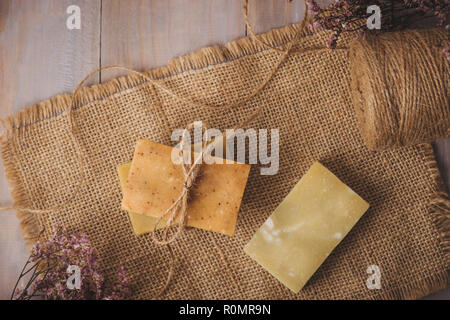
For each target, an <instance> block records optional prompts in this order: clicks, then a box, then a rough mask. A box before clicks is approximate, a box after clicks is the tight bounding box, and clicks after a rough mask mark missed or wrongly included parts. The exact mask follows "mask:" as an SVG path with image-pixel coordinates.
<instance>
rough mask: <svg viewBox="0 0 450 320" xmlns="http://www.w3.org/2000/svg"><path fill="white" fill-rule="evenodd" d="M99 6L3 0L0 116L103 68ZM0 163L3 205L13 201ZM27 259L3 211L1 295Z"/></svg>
mask: <svg viewBox="0 0 450 320" xmlns="http://www.w3.org/2000/svg"><path fill="white" fill-rule="evenodd" d="M100 4H101V3H100V0H63V1H62V0H53V1H50V0H39V1H23V0H0V117H2V118H3V117H5V116H6V115H8V114H10V113H12V112H17V111H20V110H21V109H23V108H25V107H27V106H29V105H31V104H33V103H36V102H39V101H41V100H44V99H47V98H49V97H51V96H53V95H55V94H58V93H62V92H70V91H72V90H73V89H74V88H75V86H76V85H77V84H78V82H79V81H80V80H81V79H82V78H83V77H84V76H85V75H86V74H87V73H89V72H90V71H91V70H93V69H95V68H97V67H98V66H99V63H100ZM69 5H78V6H79V7H80V9H81V29H80V30H76V29H75V30H69V29H68V28H67V26H66V19H67V18H68V17H69V15H68V14H67V13H66V9H67V7H68V6H69ZM96 81H97V79H93V80H92V81H91V82H96ZM0 162H1V160H0ZM0 167H1V169H0V205H1V204H11V201H12V200H11V197H10V194H9V188H8V186H7V182H6V178H5V173H4V169H3V165H0ZM27 258H28V249H26V247H25V245H24V242H23V238H22V233H21V230H20V227H19V221H18V219H17V218H16V216H15V213H14V212H13V211H10V212H0V299H9V295H10V293H11V290H12V288H13V285H14V283H15V281H16V279H17V276H18V275H19V273H20V269H21V268H22V266H23V264H24V263H25V261H26V259H27Z"/></svg>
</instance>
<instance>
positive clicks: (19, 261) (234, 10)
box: [0, 0, 450, 299]
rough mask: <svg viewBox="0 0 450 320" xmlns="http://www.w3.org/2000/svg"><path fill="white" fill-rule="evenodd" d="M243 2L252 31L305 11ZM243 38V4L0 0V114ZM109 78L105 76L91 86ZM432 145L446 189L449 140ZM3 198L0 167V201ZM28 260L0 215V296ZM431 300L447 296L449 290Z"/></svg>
mask: <svg viewBox="0 0 450 320" xmlns="http://www.w3.org/2000/svg"><path fill="white" fill-rule="evenodd" d="M332 1H333V0H321V2H322V3H331V2H332ZM71 4H75V5H78V6H80V8H81V20H82V22H81V30H68V29H67V28H66V24H65V21H66V18H67V16H68V15H67V14H66V8H67V6H69V5H71ZM249 5H250V7H249V15H250V20H251V21H252V25H253V27H254V29H255V31H256V32H258V33H259V32H264V31H268V30H270V29H271V28H275V27H281V26H283V25H285V24H288V23H293V22H298V21H300V20H301V19H302V17H303V13H304V5H303V0H292V1H288V0H250V1H249ZM245 35H247V32H246V27H245V23H244V22H243V19H242V0H171V1H167V0H130V1H120V0H53V1H51V0H34V1H23V0H0V117H4V116H6V115H7V114H9V113H11V112H17V111H19V110H21V109H23V108H24V107H26V106H28V105H30V104H33V103H36V102H38V101H40V100H43V99H46V98H49V97H51V96H53V95H55V94H58V93H61V92H68V91H72V90H73V89H74V87H75V86H76V84H78V82H79V81H80V80H81V79H82V78H83V77H84V76H85V75H86V74H87V73H89V72H90V71H92V70H93V69H95V68H97V67H99V66H100V65H102V66H106V65H111V64H120V65H125V66H129V67H132V68H136V69H140V70H144V69H148V68H153V67H157V66H161V65H165V64H166V63H167V60H169V59H172V58H174V57H177V56H179V55H183V54H186V53H189V52H192V51H194V50H197V49H199V48H201V47H204V46H208V45H214V44H223V43H225V42H228V41H232V40H234V39H237V38H240V37H243V36H245ZM116 75H117V73H112V72H108V73H107V74H106V73H104V74H101V75H99V76H98V77H93V79H91V80H90V83H95V82H97V81H99V80H101V81H105V80H107V79H110V78H112V77H114V76H116ZM434 145H435V151H436V157H437V161H438V164H439V167H440V170H441V174H442V176H443V179H444V181H445V182H446V184H447V187H448V186H449V185H450V139H447V140H444V141H439V142H436V143H435V144H434ZM10 201H11V198H10V196H9V190H8V187H7V184H6V179H5V177H4V170H3V167H2V166H0V204H4V203H10ZM27 256H28V253H27V249H26V248H25V246H24V243H23V239H22V235H21V231H20V227H19V223H18V220H17V218H16V217H15V214H14V212H6V213H4V212H0V299H8V298H9V295H10V292H11V289H12V286H13V284H14V282H15V280H16V276H17V275H18V274H19V272H20V269H21V268H22V266H23V263H24V262H25V260H26V258H27ZM430 298H432V299H450V290H445V291H442V292H440V293H438V294H435V295H432V296H430Z"/></svg>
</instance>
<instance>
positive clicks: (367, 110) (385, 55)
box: [349, 29, 450, 150]
mask: <svg viewBox="0 0 450 320" xmlns="http://www.w3.org/2000/svg"><path fill="white" fill-rule="evenodd" d="M443 45H448V33H447V31H446V30H444V29H428V30H414V31H411V30H409V31H403V32H393V33H386V34H380V35H367V36H365V37H363V38H360V39H357V40H355V41H353V42H352V43H351V45H350V50H349V59H350V74H351V89H352V99H353V104H354V107H355V110H356V115H357V118H358V122H359V129H360V132H361V135H362V138H363V139H364V141H365V144H366V145H367V147H368V148H369V149H371V150H382V149H387V148H390V147H398V146H406V145H414V144H419V143H425V142H431V141H434V140H437V139H440V138H446V137H448V136H449V134H450V130H449V128H450V105H449V78H450V76H449V65H450V62H449V61H448V60H447V59H446V57H445V55H444V54H443V53H442V50H441V49H440V47H441V46H443Z"/></svg>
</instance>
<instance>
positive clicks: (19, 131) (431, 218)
mask: <svg viewBox="0 0 450 320" xmlns="http://www.w3.org/2000/svg"><path fill="white" fill-rule="evenodd" d="M293 32H294V30H293V28H292V27H285V28H283V29H279V30H273V31H271V32H269V33H267V34H265V35H262V37H264V38H265V40H266V41H268V42H269V43H271V44H272V45H280V44H282V43H286V42H287V41H288V40H289V37H290V36H292V34H293ZM328 36H329V35H328V34H325V33H316V34H309V35H304V36H303V38H302V40H300V41H299V44H298V46H299V47H312V46H322V45H323V43H325V41H326V39H327V38H328ZM351 40H352V36H347V38H343V40H342V41H344V42H343V45H346V44H348V42H349V41H351ZM279 54H280V53H277V52H273V51H271V50H266V49H264V48H263V47H261V46H260V45H257V44H255V43H253V42H252V41H250V40H248V39H242V40H238V41H236V42H233V43H230V44H227V45H226V46H224V47H212V48H205V49H202V50H200V51H199V52H196V53H194V54H191V55H189V56H186V57H182V58H178V59H176V60H174V61H171V62H170V63H169V65H168V66H167V67H162V68H159V69H156V70H152V71H149V74H151V75H152V76H153V77H155V78H158V79H163V80H164V82H165V84H166V85H167V86H169V87H170V88H172V89H173V90H174V91H175V92H176V93H177V94H179V95H185V96H189V97H193V98H194V99H198V100H199V101H202V100H203V99H206V101H208V102H210V103H214V104H220V103H224V102H232V101H235V100H237V99H239V98H241V97H243V96H245V95H246V94H247V93H248V92H249V91H250V90H251V89H252V88H254V87H255V86H256V85H257V84H258V83H260V82H261V81H262V79H263V78H264V76H265V75H266V74H267V73H268V72H269V71H270V69H271V66H272V65H273V64H274V63H275V62H276V60H277V59H278V58H279ZM349 82H350V81H349V71H348V61H347V57H346V52H345V51H335V52H331V51H319V52H309V53H305V54H297V55H291V56H289V57H288V59H287V61H285V63H283V65H282V66H281V68H280V70H279V71H278V72H277V74H276V75H275V77H274V78H273V79H272V80H271V82H270V83H269V84H268V86H267V87H266V88H265V89H264V90H263V92H261V93H260V94H258V95H257V96H256V97H255V98H253V99H252V100H251V101H250V102H249V103H247V104H246V105H245V106H243V107H239V108H236V109H231V110H227V111H211V110H207V109H200V108H196V107H192V106H189V105H185V104H182V103H180V102H179V100H177V99H176V98H173V97H170V96H168V95H167V94H165V93H162V92H161V91H160V90H157V89H155V88H154V87H152V86H149V85H148V83H145V81H144V80H143V79H142V78H139V77H138V76H127V77H122V78H118V79H115V80H113V81H111V82H108V83H105V84H102V85H98V86H93V87H91V88H85V89H83V91H82V95H81V98H78V99H77V104H76V108H75V109H76V110H75V111H74V118H75V122H76V124H77V125H78V126H79V140H80V141H81V147H82V148H83V149H84V152H85V155H86V168H87V178H86V182H85V184H84V186H83V188H82V191H81V193H80V194H78V195H77V196H76V198H75V199H74V201H72V202H71V203H70V204H69V205H68V206H67V208H65V209H64V210H63V211H62V212H59V213H50V214H40V215H31V214H25V213H23V212H22V213H20V212H19V216H20V219H21V222H22V227H23V231H24V236H25V237H26V238H30V237H33V236H36V234H37V233H38V232H39V230H40V229H42V228H43V227H45V234H44V236H45V237H48V235H49V233H50V232H51V230H52V228H53V225H54V224H55V223H56V222H57V221H59V222H60V223H62V225H63V226H64V227H66V228H67V229H68V230H69V231H83V232H86V233H88V234H89V235H90V237H91V240H92V242H93V244H94V245H95V247H96V248H97V249H98V251H99V254H100V256H101V259H102V264H101V265H102V270H103V271H104V272H106V273H107V274H108V275H110V276H113V275H114V274H115V272H116V269H117V267H118V266H119V265H121V264H124V265H125V266H126V267H127V268H128V271H129V274H130V275H131V276H132V284H133V287H134V290H135V295H134V298H150V297H152V296H153V295H154V294H155V293H156V292H158V290H159V289H160V288H161V286H162V285H163V282H164V280H165V277H166V272H167V264H168V261H169V254H168V252H167V250H166V249H165V248H164V247H158V246H156V245H154V244H153V243H152V242H151V240H150V236H149V235H144V236H139V237H137V236H135V235H134V234H133V231H132V229H131V226H130V223H129V220H128V215H127V213H126V212H124V211H121V210H120V202H121V191H120V187H119V182H118V177H117V174H116V166H117V165H118V164H121V163H125V162H128V161H130V160H131V158H132V155H133V150H134V147H135V144H136V142H137V140H138V139H140V138H145V139H150V140H153V141H156V142H160V143H165V144H171V142H170V132H171V130H173V129H175V128H182V127H184V126H185V125H186V124H187V123H190V122H192V121H194V120H204V121H207V122H208V123H209V124H210V126H212V127H215V128H218V129H226V128H231V127H233V125H235V124H237V123H238V122H240V121H242V120H244V119H245V118H246V117H247V116H248V115H249V114H251V112H252V111H253V110H255V108H257V106H260V105H263V106H264V110H263V113H262V115H261V116H260V117H259V118H258V119H257V120H256V121H254V123H253V125H252V127H254V128H268V129H273V128H279V129H280V170H279V173H278V174H277V175H274V176H261V175H260V174H259V168H258V166H257V165H254V166H253V167H252V170H251V174H250V177H249V180H248V184H247V188H246V191H245V195H244V199H243V203H242V207H241V211H240V213H239V218H238V224H237V230H236V235H235V236H234V237H228V236H224V235H219V234H213V237H212V238H211V237H209V236H208V235H207V232H206V231H203V230H198V229H190V230H187V231H186V232H185V233H184V235H183V236H182V237H181V238H180V239H178V241H177V242H176V243H175V244H174V245H173V247H174V251H175V254H176V255H177V256H178V257H179V259H178V261H177V265H176V269H175V275H174V278H173V281H172V282H171V283H170V285H169V287H168V289H167V291H166V293H165V294H164V295H163V296H162V298H167V299H195V298H198V299H239V298H247V299H323V298H326V299H357V298H358V299H361V298H362V299H366V298H368V299H372V298H418V297H421V296H424V295H426V294H429V293H431V292H433V291H436V290H438V289H442V288H445V287H447V285H448V282H449V280H448V279H449V277H448V273H447V271H448V265H449V264H448V262H449V255H448V251H449V242H450V241H449V232H448V209H449V208H448V207H446V205H448V202H446V200H445V198H444V197H445V194H444V193H443V186H442V182H441V180H440V177H439V172H438V170H437V167H436V163H435V160H434V156H433V151H432V148H431V146H430V145H422V146H419V147H405V148H399V149H395V150H389V151H383V152H376V153H372V152H370V151H369V150H368V149H367V148H366V147H364V145H363V142H362V140H361V137H360V134H359V132H358V128H357V125H356V120H355V115H354V111H353V107H352V104H351V98H350V87H349ZM68 103H70V96H69V95H59V96H56V97H53V98H51V99H49V100H47V101H44V102H41V103H38V104H36V105H34V106H32V107H30V108H28V109H26V110H24V111H22V112H20V113H18V114H16V115H14V116H12V117H10V118H9V125H10V128H9V129H8V131H7V135H6V138H5V141H4V142H3V144H2V148H1V151H2V157H3V160H4V164H5V167H6V173H7V177H8V180H9V183H10V186H11V190H12V195H13V198H14V201H15V205H18V206H24V207H31V208H48V207H52V206H55V205H57V204H58V203H61V202H63V201H64V199H65V198H66V197H67V196H68V195H70V194H71V192H73V191H74V188H75V187H76V185H77V181H78V179H79V171H80V170H79V168H78V166H77V159H76V157H75V155H74V154H73V150H72V146H71V140H70V138H69V132H68V126H67V121H68V119H67V117H66V113H65V112H64V110H65V108H66V107H67V104H68ZM166 120H167V122H166ZM315 160H320V161H321V162H322V163H323V164H324V165H325V166H327V167H328V168H329V169H330V170H331V171H333V172H334V173H335V174H336V175H337V176H338V177H339V178H341V179H342V180H343V181H344V182H345V183H346V184H348V185H349V186H351V187H352V188H353V189H354V190H355V191H356V192H357V193H359V194H360V195H361V196H362V197H363V198H364V199H366V200H367V201H368V202H370V204H371V208H370V209H369V211H368V212H366V214H365V215H364V216H363V217H362V219H361V220H360V221H359V222H358V223H357V225H356V226H355V227H354V228H353V230H352V231H351V232H350V233H349V234H348V235H347V237H346V238H345V239H344V240H343V241H342V243H341V244H340V245H339V246H338V247H337V248H336V249H335V250H334V251H333V253H332V254H331V255H330V256H329V257H328V258H327V260H326V261H325V263H324V264H323V265H322V266H321V267H320V269H319V270H318V271H317V272H316V273H315V274H314V276H313V277H312V278H311V280H310V281H309V283H308V284H307V285H306V287H305V288H304V289H303V290H302V291H301V292H300V293H299V294H293V293H292V292H290V291H289V290H288V289H287V288H285V287H284V286H283V285H282V284H280V283H279V282H278V281H277V280H276V279H275V278H273V277H272V276H271V275H269V273H267V272H266V271H265V270H264V269H263V268H262V267H261V266H259V265H258V264H257V263H255V262H254V261H252V260H251V259H250V258H249V257H248V256H246V255H245V254H244V252H243V247H244V245H245V244H246V243H247V242H248V241H249V240H250V238H251V236H252V235H253V234H254V232H255V231H256V230H257V229H258V228H259V226H260V225H261V224H262V223H263V222H264V221H265V219H266V218H267V217H268V216H269V215H270V214H271V212H272V211H273V210H274V208H275V207H276V206H277V205H278V204H279V203H280V201H281V200H282V199H283V198H284V197H285V196H286V195H287V193H288V192H289V190H290V189H291V188H292V187H293V186H294V185H295V184H296V182H297V181H298V180H299V179H300V177H301V176H302V175H303V174H304V173H305V172H306V170H307V169H308V168H309V167H310V165H311V164H312V163H313V161H315ZM445 212H447V213H445ZM446 214H447V218H446V216H445V215H446ZM211 239H214V241H212V240H211ZM30 242H32V240H30ZM218 247H219V248H220V249H221V250H218ZM220 251H223V253H224V255H223V256H222V255H221V254H220ZM370 265H378V266H379V267H380V268H381V275H382V278H381V281H382V289H381V290H369V289H368V288H367V287H366V280H367V278H368V277H369V275H368V274H367V273H366V270H367V268H368V266H370Z"/></svg>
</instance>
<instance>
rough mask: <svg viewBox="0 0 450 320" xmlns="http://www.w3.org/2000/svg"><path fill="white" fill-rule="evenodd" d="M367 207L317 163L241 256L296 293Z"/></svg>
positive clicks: (260, 229)
mask: <svg viewBox="0 0 450 320" xmlns="http://www.w3.org/2000/svg"><path fill="white" fill-rule="evenodd" d="M368 208H369V204H368V203H367V202H366V201H364V200H363V199H362V198H361V197H360V196H359V195H357V194H356V193H355V192H354V191H353V190H352V189H350V188H349V187H348V186H346V185H345V184H344V183H343V182H342V181H340V180H339V179H338V178H337V177H336V176H335V175H334V174H333V173H331V172H330V171H329V170H328V169H327V168H325V167H324V166H323V165H322V164H320V163H319V162H316V163H314V164H313V165H312V167H311V168H310V169H309V171H308V172H307V173H306V174H305V175H304V176H303V177H302V178H301V179H300V181H299V182H298V183H297V185H296V186H295V187H294V188H293V189H292V190H291V192H290V193H289V194H288V195H287V197H286V198H285V199H284V200H283V201H282V202H281V204H280V205H279V206H278V207H277V208H276V209H275V211H274V212H273V214H272V215H271V216H270V217H269V218H268V219H267V220H266V222H265V223H264V224H263V225H262V226H261V228H259V230H258V231H257V232H256V233H255V235H254V236H253V238H252V239H251V240H250V242H249V243H248V244H247V246H246V247H245V248H244V251H245V252H246V253H247V254H248V255H249V256H250V257H251V258H252V259H254V260H255V261H256V262H258V263H259V264H260V265H261V266H263V267H264V268H265V269H266V270H267V271H269V272H270V273H271V274H272V275H273V276H274V277H276V278H277V279H278V280H279V281H280V282H282V283H283V284H284V285H285V286H286V287H288V288H289V289H291V290H292V291H294V292H295V293H297V292H299V291H300V290H301V289H302V288H303V286H304V285H305V284H306V282H307V281H308V280H309V278H310V277H311V276H312V275H313V274H314V272H316V270H317V269H318V268H319V266H320V265H321V264H322V263H323V261H325V259H326V258H327V257H328V255H329V254H330V253H331V251H333V249H334V248H335V247H336V246H337V245H338V244H339V242H341V240H342V239H343V238H344V237H345V236H346V235H347V233H348V232H349V231H350V229H351V228H352V227H353V226H354V225H355V224H356V222H357V221H358V220H359V218H360V217H361V216H362V215H363V214H364V212H366V211H367V209H368Z"/></svg>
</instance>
